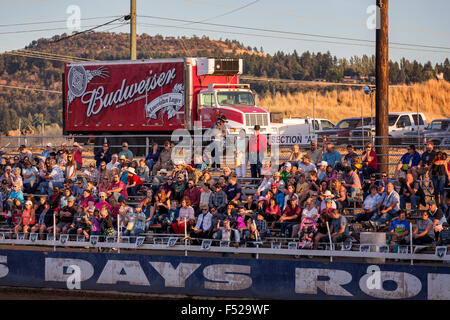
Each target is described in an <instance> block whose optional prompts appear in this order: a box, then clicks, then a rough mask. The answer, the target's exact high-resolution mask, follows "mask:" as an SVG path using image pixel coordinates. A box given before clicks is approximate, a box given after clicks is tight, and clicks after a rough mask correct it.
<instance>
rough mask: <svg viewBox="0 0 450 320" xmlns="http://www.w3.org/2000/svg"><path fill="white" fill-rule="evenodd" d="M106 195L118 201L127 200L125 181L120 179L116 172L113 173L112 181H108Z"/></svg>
mask: <svg viewBox="0 0 450 320" xmlns="http://www.w3.org/2000/svg"><path fill="white" fill-rule="evenodd" d="M106 195H107V196H108V198H110V197H113V198H114V199H116V200H117V201H118V202H122V201H123V200H128V193H127V186H126V185H125V183H123V182H122V181H120V178H119V175H118V174H114V176H113V181H112V182H111V183H110V185H109V187H108V191H106Z"/></svg>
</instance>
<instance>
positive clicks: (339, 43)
mask: <svg viewBox="0 0 450 320" xmlns="http://www.w3.org/2000/svg"><path fill="white" fill-rule="evenodd" d="M139 25H140V26H144V27H145V26H148V27H163V28H178V29H187V30H194V31H204V32H215V33H221V34H223V33H228V34H235V35H244V36H252V37H260V38H270V39H283V40H294V41H307V42H315V43H327V44H337V45H346V46H357V47H368V48H374V47H375V45H374V44H361V43H349V42H337V41H327V40H316V39H304V38H293V37H283V36H275V35H265V34H257V33H244V32H236V31H224V30H211V29H200V28H191V27H179V26H169V25H161V24H147V23H139ZM390 48H391V49H397V50H407V51H422V52H434V53H448V51H436V50H429V49H426V50H422V49H413V48H401V47H393V46H391V47H390Z"/></svg>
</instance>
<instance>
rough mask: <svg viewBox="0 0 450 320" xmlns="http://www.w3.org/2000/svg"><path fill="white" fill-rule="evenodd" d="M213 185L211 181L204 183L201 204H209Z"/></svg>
mask: <svg viewBox="0 0 450 320" xmlns="http://www.w3.org/2000/svg"><path fill="white" fill-rule="evenodd" d="M211 193H212V191H211V187H210V185H209V183H203V184H202V193H201V194H200V203H199V206H200V207H202V206H209V196H210V195H211Z"/></svg>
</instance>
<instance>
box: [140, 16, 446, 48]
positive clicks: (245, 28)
mask: <svg viewBox="0 0 450 320" xmlns="http://www.w3.org/2000/svg"><path fill="white" fill-rule="evenodd" d="M139 17H142V18H149V19H157V20H168V21H176V22H188V23H194V22H196V21H192V20H186V19H176V18H168V17H158V16H147V15H140V16H139ZM197 23H198V24H203V25H208V26H214V27H221V28H223V27H225V28H234V29H241V30H251V31H259V32H270V33H278V34H287V35H296V36H298V35H300V36H308V37H314V38H324V39H335V40H346V41H356V42H363V43H375V41H374V40H366V39H356V38H347V37H337V36H330V35H321V34H312V33H301V32H293V31H283V30H274V29H264V28H254V27H243V26H236V25H227V24H218V23H206V22H197ZM390 44H394V45H401V46H410V47H418V48H430V49H444V50H450V47H440V46H430V45H422V44H411V43H399V42H390Z"/></svg>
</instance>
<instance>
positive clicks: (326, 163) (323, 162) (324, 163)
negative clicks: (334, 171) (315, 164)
mask: <svg viewBox="0 0 450 320" xmlns="http://www.w3.org/2000/svg"><path fill="white" fill-rule="evenodd" d="M327 165H328V162H326V161H321V162H320V164H319V166H320V167H321V166H327Z"/></svg>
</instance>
